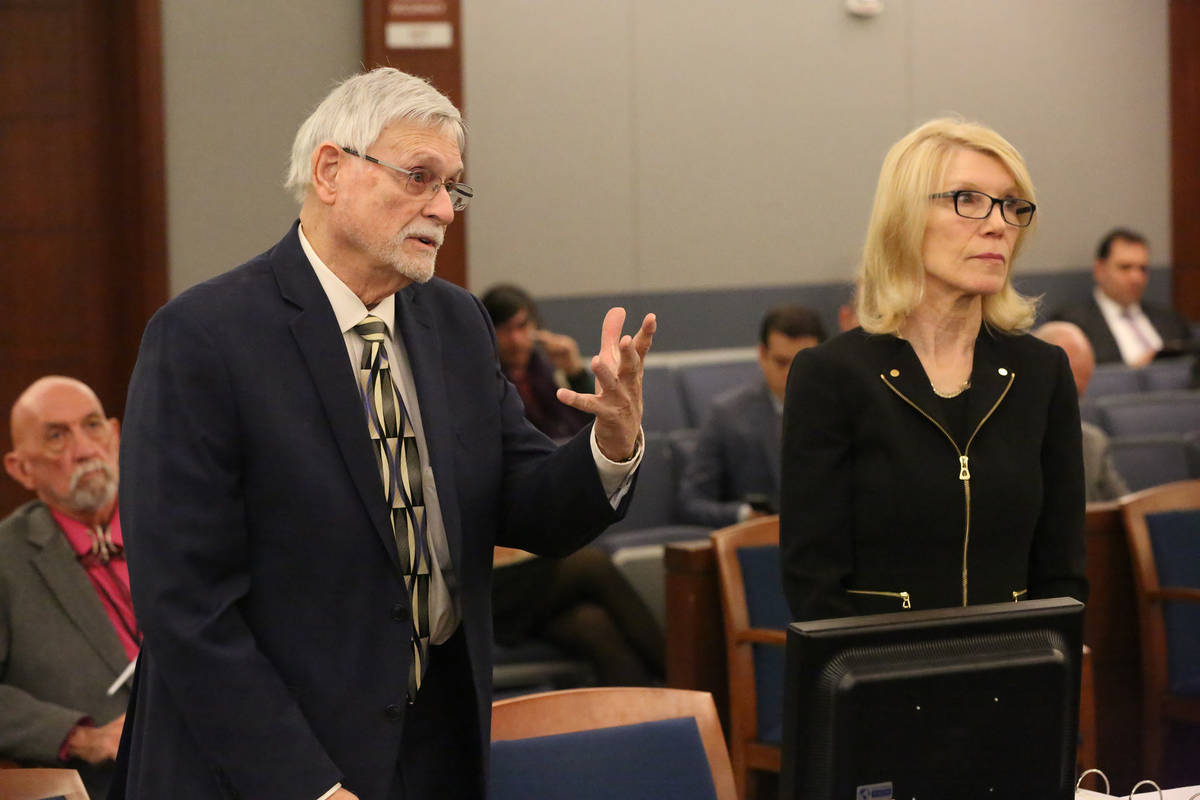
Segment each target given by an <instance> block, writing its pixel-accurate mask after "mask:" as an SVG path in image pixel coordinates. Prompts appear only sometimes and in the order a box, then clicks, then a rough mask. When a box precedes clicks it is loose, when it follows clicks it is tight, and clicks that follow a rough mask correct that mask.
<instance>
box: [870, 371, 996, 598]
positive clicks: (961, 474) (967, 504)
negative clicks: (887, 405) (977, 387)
mask: <svg viewBox="0 0 1200 800" xmlns="http://www.w3.org/2000/svg"><path fill="white" fill-rule="evenodd" d="M1015 377H1016V373H1015V372H1009V373H1008V384H1007V385H1005V387H1004V391H1003V392H1001V393H1000V396H999V397H998V398H996V402H995V403H994V404H993V405H992V407H991V408H990V409H988V412H987V413H986V414H984V415H983V419H981V420H979V424H978V425H976V426H975V430H974V431H972V432H971V435H970V436H969V437H967V444H966V446H965V447H964V448H963V449H961V450H959V449H958V442H956V441H954V437H953V436H951V435H950V434H949V433H948V432H947V431H946V429H945V428H943V427H942V425H941V423H940V422H938V421H937V420H936V419H934V418H933V417H931V416H929V414H927V413H925V409H923V408H921V407H920V406H919V405H917V404H916V403H914V402H913V401H912V400H909V399H908V398H907V397H906V396H905V395H904V393H903V392H901V391H900V390H899V389H897V388H896V387H895V386H893V385H892V382H891V381H889V380H888V379H887V376H885V375H883V374H882V373H880V375H879V379H880V380H882V381H883V382H884V384H885V385H886V386H887V387H888V388H889V389H891V390H892V391H893V392H895V393H896V396H897V397H899V398H900V399H901V400H903V401H904V402H906V403H908V404H909V405H910V406H912V407H913V408H914V409H916V411H917V413H918V414H920V415H921V416H923V417H924V418H925V419H927V420H929V421H930V422H932V423H933V426H934V427H935V428H937V429H938V430H939V431H941V432H942V435H943V436H945V437H946V439H947V441H949V442H950V446H951V447H953V448H954V452H955V453H957V454H958V479H959V480H960V481H962V485H963V508H964V524H963V557H962V604H963V606H964V607H966V605H967V551H968V548H969V546H970V543H971V465H970V460H969V459H968V457H967V452H968V451H969V450H970V449H971V442H973V441H975V436H976V434H978V433H979V429H980V428H982V427H983V423H985V422H987V421H988V419H989V418H990V417H991V416H992V414H994V413H995V412H996V409H997V408H999V407H1000V404H1001V403H1002V402H1004V398H1005V397H1006V396H1007V395H1008V390H1009V389H1011V388H1012V383H1013V378H1015Z"/></svg>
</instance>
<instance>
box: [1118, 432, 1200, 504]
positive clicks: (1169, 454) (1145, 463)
mask: <svg viewBox="0 0 1200 800" xmlns="http://www.w3.org/2000/svg"><path fill="white" fill-rule="evenodd" d="M1109 452H1110V453H1111V454H1112V459H1113V463H1114V464H1115V465H1116V467H1117V472H1119V473H1121V477H1122V478H1124V479H1125V484H1126V485H1127V486H1128V487H1129V491H1131V492H1137V491H1141V490H1142V489H1149V488H1150V487H1151V486H1161V485H1163V484H1164V483H1173V482H1175V481H1186V480H1188V479H1190V478H1192V477H1193V476H1194V475H1195V471H1194V466H1193V456H1192V454H1191V448H1190V447H1189V445H1188V442H1187V441H1186V440H1185V439H1184V437H1182V436H1177V435H1175V434H1170V433H1166V434H1159V435H1157V436H1114V437H1113V438H1111V439H1109Z"/></svg>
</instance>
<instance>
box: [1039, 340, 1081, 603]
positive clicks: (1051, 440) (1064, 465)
mask: <svg viewBox="0 0 1200 800" xmlns="http://www.w3.org/2000/svg"><path fill="white" fill-rule="evenodd" d="M1056 355H1057V359H1058V363H1057V364H1056V371H1055V375H1054V389H1053V391H1052V393H1051V397H1050V408H1049V411H1048V416H1047V420H1046V436H1045V439H1044V440H1043V442H1042V476H1043V477H1042V480H1043V481H1044V485H1043V488H1042V512H1041V515H1040V516H1039V518H1038V522H1037V528H1036V529H1035V530H1034V533H1033V544H1032V549H1031V552H1030V554H1029V596H1030V599H1037V598H1044V597H1064V596H1065V597H1074V598H1075V599H1077V600H1079V601H1081V602H1086V601H1087V595H1088V585H1087V577H1086V575H1085V572H1084V543H1083V524H1084V502H1085V501H1084V497H1085V487H1084V476H1083V445H1082V436H1083V433H1082V430H1081V428H1080V424H1079V403H1078V400H1077V398H1076V395H1075V382H1074V379H1073V378H1072V377H1071V368H1070V365H1069V364H1068V362H1067V356H1066V354H1065V353H1064V352H1062V350H1057V351H1056Z"/></svg>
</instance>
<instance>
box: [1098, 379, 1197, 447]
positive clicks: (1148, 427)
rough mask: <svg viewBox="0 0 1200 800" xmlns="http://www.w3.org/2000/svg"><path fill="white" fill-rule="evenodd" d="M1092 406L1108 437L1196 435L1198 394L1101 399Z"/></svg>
mask: <svg viewBox="0 0 1200 800" xmlns="http://www.w3.org/2000/svg"><path fill="white" fill-rule="evenodd" d="M1088 393H1089V394H1090V393H1091V392H1090V390H1089V392H1088ZM1096 405H1097V406H1099V407H1100V415H1101V426H1102V427H1103V428H1104V429H1105V430H1106V431H1108V433H1109V435H1110V436H1150V435H1153V434H1157V433H1175V434H1179V435H1182V434H1185V433H1188V432H1190V431H1200V392H1146V393H1144V394H1140V395H1133V396H1129V395H1121V396H1116V397H1102V398H1100V399H1099V400H1097V401H1096Z"/></svg>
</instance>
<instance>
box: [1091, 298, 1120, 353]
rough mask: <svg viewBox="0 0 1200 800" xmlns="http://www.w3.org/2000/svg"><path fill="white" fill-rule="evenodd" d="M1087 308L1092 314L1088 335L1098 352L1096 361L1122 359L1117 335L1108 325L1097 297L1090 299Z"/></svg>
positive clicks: (1093, 348)
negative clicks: (1114, 334)
mask: <svg viewBox="0 0 1200 800" xmlns="http://www.w3.org/2000/svg"><path fill="white" fill-rule="evenodd" d="M1087 309H1088V313H1089V314H1091V316H1092V321H1091V324H1090V325H1088V329H1087V335H1088V338H1089V339H1091V343H1092V350H1094V351H1095V353H1096V361H1098V362H1106V361H1121V360H1122V359H1121V348H1120V346H1119V345H1117V337H1116V336H1113V332H1112V328H1110V327H1108V320H1107V319H1105V317H1104V312H1103V311H1101V310H1100V304H1099V303H1097V302H1096V298H1095V297H1092V298H1091V299H1090V300H1088V305H1087Z"/></svg>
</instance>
